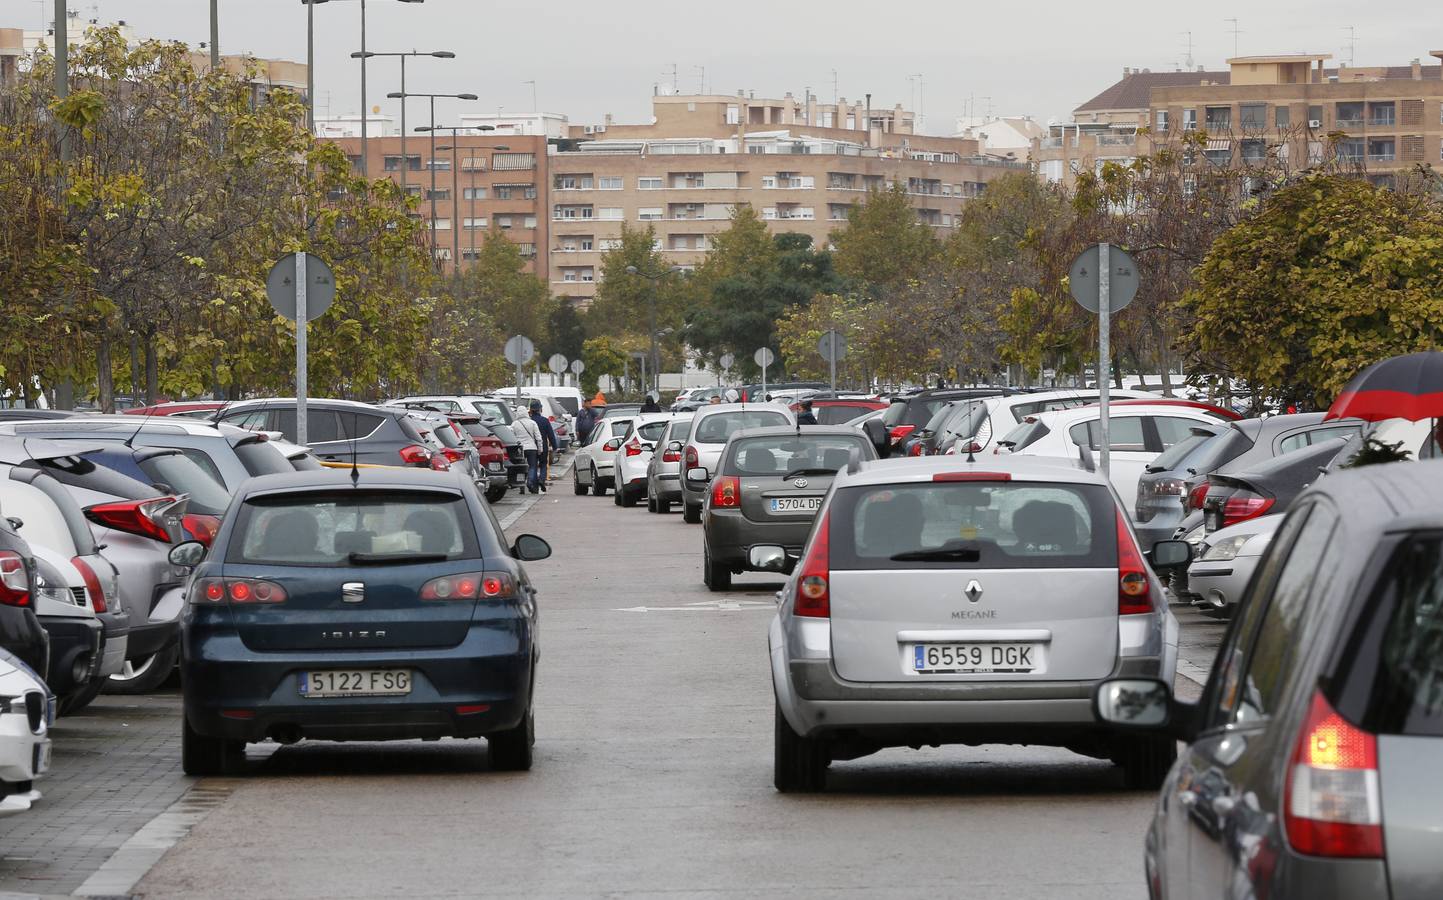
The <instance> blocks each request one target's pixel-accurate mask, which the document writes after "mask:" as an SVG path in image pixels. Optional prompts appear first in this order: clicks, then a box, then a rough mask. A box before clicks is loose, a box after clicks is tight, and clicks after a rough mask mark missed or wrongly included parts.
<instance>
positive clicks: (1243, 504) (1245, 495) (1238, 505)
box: [1223, 491, 1273, 528]
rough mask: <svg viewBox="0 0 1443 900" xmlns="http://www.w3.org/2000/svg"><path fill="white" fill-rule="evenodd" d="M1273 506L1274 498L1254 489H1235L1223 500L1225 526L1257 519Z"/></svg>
mask: <svg viewBox="0 0 1443 900" xmlns="http://www.w3.org/2000/svg"><path fill="white" fill-rule="evenodd" d="M1272 508H1273V498H1272V497H1264V496H1263V495H1262V494H1258V493H1255V492H1253V491H1234V492H1233V493H1232V494H1230V495H1229V496H1228V498H1227V500H1225V501H1224V502H1223V527H1224V528H1226V527H1228V526H1229V525H1236V524H1237V523H1239V522H1246V521H1247V520H1248V519H1256V518H1257V517H1258V516H1261V515H1262V514H1263V513H1266V512H1267V511H1268V510H1270V509H1272Z"/></svg>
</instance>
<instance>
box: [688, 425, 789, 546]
mask: <svg viewBox="0 0 1443 900" xmlns="http://www.w3.org/2000/svg"><path fill="white" fill-rule="evenodd" d="M796 424H797V415H796V413H794V412H792V411H791V409H789V408H788V407H787V406H785V405H780V404H776V403H718V404H716V405H715V406H712V405H710V404H708V405H707V406H703V407H701V408H700V409H698V410H697V411H696V415H695V416H694V417H693V418H692V421H691V434H689V435H687V440H686V446H685V447H683V448H682V463H681V471H682V479H681V517H682V521H684V522H686V523H687V524H689V525H696V524H698V523H700V522H701V508H702V504H703V503H705V502H706V495H707V485H708V483H709V482H710V480H711V472H712V470H714V469H715V468H716V465H717V463H718V462H719V461H720V460H721V455H722V450H723V449H725V448H726V443H727V438H729V437H731V436H732V434H733V433H735V432H738V431H741V430H742V429H743V428H768V427H772V426H776V425H796Z"/></svg>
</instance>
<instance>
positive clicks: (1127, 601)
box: [1117, 510, 1152, 616]
mask: <svg viewBox="0 0 1443 900" xmlns="http://www.w3.org/2000/svg"><path fill="white" fill-rule="evenodd" d="M1150 612H1152V587H1151V586H1150V584H1149V583H1148V579H1147V564H1146V563H1144V562H1143V560H1142V551H1141V550H1139V549H1138V548H1137V541H1135V540H1133V537H1132V531H1131V529H1129V528H1128V527H1127V520H1126V519H1125V518H1123V515H1122V510H1118V511H1117V614H1118V615H1119V616H1134V615H1139V614H1141V613H1150Z"/></svg>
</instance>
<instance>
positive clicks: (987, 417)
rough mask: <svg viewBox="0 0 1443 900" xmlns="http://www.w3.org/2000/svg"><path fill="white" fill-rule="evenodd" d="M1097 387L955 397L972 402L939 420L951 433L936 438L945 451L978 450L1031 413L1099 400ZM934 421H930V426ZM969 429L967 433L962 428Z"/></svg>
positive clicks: (1132, 394)
mask: <svg viewBox="0 0 1443 900" xmlns="http://www.w3.org/2000/svg"><path fill="white" fill-rule="evenodd" d="M1110 394H1111V399H1113V400H1152V399H1157V400H1161V399H1163V398H1162V397H1160V396H1158V395H1157V394H1151V393H1148V392H1147V391H1135V390H1131V389H1125V390H1116V389H1114V390H1112V391H1111V392H1110ZM1097 399H1098V393H1097V389H1096V388H1082V389H1077V390H1060V391H1043V392H1040V393H1036V394H1008V395H1006V396H1004V397H979V398H977V399H976V400H958V401H953V404H952V405H953V408H954V409H955V407H957V406H961V405H969V406H970V407H971V411H970V412H969V413H967V414H966V415H960V414H959V415H953V416H951V417H948V418H946V419H945V420H942V421H939V422H938V423H936V424H937V425H938V427H941V428H943V429H944V430H945V431H947V432H948V433H946V434H943V435H942V436H940V437H939V438H938V440H937V444H936V446H937V447H938V449H939V451H940V452H941V453H942V454H959V453H960V454H962V455H963V456H965V455H966V454H967V445H968V444H971V443H976V444H977V447H976V452H978V453H981V452H982V451H983V450H986V449H987V448H988V447H989V446H990V445H991V443H992V440H993V439H994V438H999V437H1001V436H1002V435H1004V434H1006V433H1007V432H1009V431H1011V430H1012V429H1014V428H1016V427H1017V426H1018V425H1019V424H1021V423H1022V420H1023V419H1026V418H1027V417H1028V416H1035V415H1037V414H1039V413H1044V412H1053V411H1055V410H1059V409H1074V408H1076V407H1080V406H1091V405H1093V404H1095V403H1097ZM933 424H934V423H932V422H928V423H927V426H924V428H925V427H930V426H932V425H933ZM963 431H966V432H968V433H967V434H963V433H962V432H963Z"/></svg>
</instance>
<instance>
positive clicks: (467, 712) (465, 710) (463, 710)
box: [456, 703, 491, 716]
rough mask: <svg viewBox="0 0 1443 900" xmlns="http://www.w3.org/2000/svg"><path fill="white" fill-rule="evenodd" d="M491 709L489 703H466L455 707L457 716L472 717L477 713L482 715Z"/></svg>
mask: <svg viewBox="0 0 1443 900" xmlns="http://www.w3.org/2000/svg"><path fill="white" fill-rule="evenodd" d="M490 708H491V704H489V703H467V704H464V705H462V706H458V707H456V715H458V716H474V715H476V714H477V713H484V712H486V711H487V710H489V709H490Z"/></svg>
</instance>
